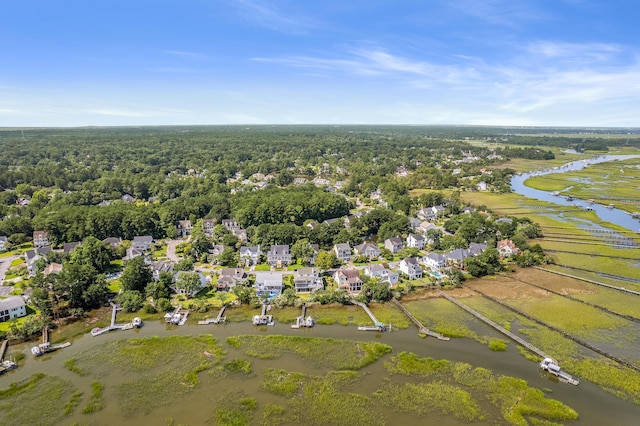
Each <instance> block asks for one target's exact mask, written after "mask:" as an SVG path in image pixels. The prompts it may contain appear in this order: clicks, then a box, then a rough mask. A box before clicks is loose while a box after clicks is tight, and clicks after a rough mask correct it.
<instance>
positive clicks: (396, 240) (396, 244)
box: [384, 237, 404, 253]
mask: <svg viewBox="0 0 640 426" xmlns="http://www.w3.org/2000/svg"><path fill="white" fill-rule="evenodd" d="M384 248H386V249H387V250H389V251H390V252H391V253H397V252H399V251H400V250H402V249H403V248H404V242H403V241H402V238H400V237H391V238H387V239H386V240H384Z"/></svg>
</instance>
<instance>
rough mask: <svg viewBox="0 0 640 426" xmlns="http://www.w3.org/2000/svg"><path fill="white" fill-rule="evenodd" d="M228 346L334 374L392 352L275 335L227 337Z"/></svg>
mask: <svg viewBox="0 0 640 426" xmlns="http://www.w3.org/2000/svg"><path fill="white" fill-rule="evenodd" d="M227 344H229V346H231V347H233V348H235V349H238V350H240V351H242V352H243V353H244V354H245V355H248V356H252V357H256V358H260V359H276V358H279V357H280V356H281V355H282V354H283V353H285V352H288V353H294V354H296V355H298V356H300V357H301V358H303V359H304V360H305V361H308V362H310V363H313V364H315V365H317V366H325V367H329V368H332V369H336V370H358V369H360V368H363V367H365V366H367V365H369V364H371V363H373V362H375V361H376V360H378V359H379V358H380V357H382V356H384V355H385V354H387V353H389V352H391V347H390V346H388V345H384V344H382V343H377V342H353V341H349V340H336V339H320V338H312V337H297V336H277V335H269V336H259V335H244V336H235V337H228V338H227Z"/></svg>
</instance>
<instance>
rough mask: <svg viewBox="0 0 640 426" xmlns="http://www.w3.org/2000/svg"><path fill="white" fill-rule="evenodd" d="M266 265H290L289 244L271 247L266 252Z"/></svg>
mask: <svg viewBox="0 0 640 426" xmlns="http://www.w3.org/2000/svg"><path fill="white" fill-rule="evenodd" d="M267 263H269V265H271V266H278V267H282V266H283V265H284V266H286V265H289V264H290V263H291V250H290V249H289V244H275V245H272V246H271V248H270V249H269V251H268V252H267Z"/></svg>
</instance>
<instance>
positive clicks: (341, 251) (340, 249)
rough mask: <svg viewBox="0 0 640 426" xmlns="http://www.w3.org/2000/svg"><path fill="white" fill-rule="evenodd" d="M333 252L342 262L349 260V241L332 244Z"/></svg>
mask: <svg viewBox="0 0 640 426" xmlns="http://www.w3.org/2000/svg"><path fill="white" fill-rule="evenodd" d="M333 252H334V253H335V254H336V257H337V258H338V260H340V261H342V262H349V261H350V260H351V246H350V245H349V243H341V244H336V245H334V246H333Z"/></svg>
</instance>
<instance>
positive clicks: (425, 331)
mask: <svg viewBox="0 0 640 426" xmlns="http://www.w3.org/2000/svg"><path fill="white" fill-rule="evenodd" d="M391 301H392V302H393V303H394V304H395V305H396V306H397V307H398V308H400V310H401V311H402V312H404V314H405V315H406V316H407V318H409V319H410V320H411V322H413V323H414V324H415V325H416V327H418V333H420V334H425V335H427V336H431V337H435V338H437V339H439V340H450V339H449V338H448V337H445V336H443V335H442V334H440V333H436V332H435V331H431V330H429V329H428V328H427V327H425V326H424V325H422V323H421V322H420V321H418V319H417V318H416V317H414V316H413V314H412V313H411V312H409V310H408V309H407V308H405V307H404V306H403V305H402V304H401V303H400V302H398V300H396V298H395V297H394V298H393V299H391Z"/></svg>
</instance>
